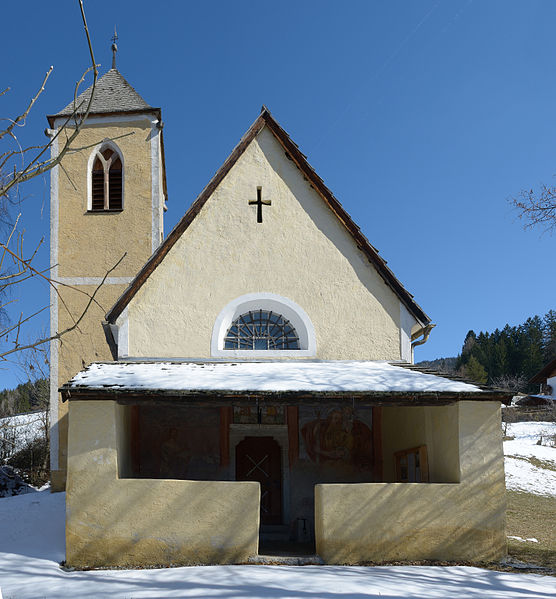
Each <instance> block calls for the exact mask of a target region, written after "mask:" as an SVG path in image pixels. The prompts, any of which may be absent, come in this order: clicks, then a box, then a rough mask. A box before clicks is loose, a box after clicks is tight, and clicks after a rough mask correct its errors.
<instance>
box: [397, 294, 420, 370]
mask: <svg viewBox="0 0 556 599" xmlns="http://www.w3.org/2000/svg"><path fill="white" fill-rule="evenodd" d="M416 322H417V321H416V320H415V318H414V317H413V316H412V315H411V314H410V312H409V310H408V309H407V308H406V307H405V306H404V305H403V303H402V302H400V357H401V359H402V360H403V361H404V362H409V363H410V364H413V351H412V348H411V329H412V327H413V326H414V325H415V323H416Z"/></svg>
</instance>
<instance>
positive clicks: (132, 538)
mask: <svg viewBox="0 0 556 599" xmlns="http://www.w3.org/2000/svg"><path fill="white" fill-rule="evenodd" d="M126 430H127V426H126V421H125V415H124V410H123V408H122V407H121V406H118V405H117V404H116V403H115V402H109V401H72V402H71V403H70V426H69V439H68V479H67V495H66V561H67V563H68V564H69V565H71V566H75V567H98V566H129V565H134V566H138V565H145V566H147V565H150V566H153V565H158V564H164V565H168V564H210V563H238V562H243V561H246V560H247V559H248V558H249V556H251V555H256V554H257V552H258V534H259V502H260V492H259V484H258V483H251V482H227V481H225V482H224V481H223V482H215V481H210V482H204V481H182V480H163V479H156V480H155V479H120V478H118V468H120V472H121V470H122V469H123V470H125V469H126V468H127V467H128V465H127V464H126V459H125V455H124V453H123V452H122V451H120V452H118V451H117V448H118V445H119V443H121V444H122V446H123V443H122V441H124V439H123V436H125V434H126V433H125V431H126ZM119 437H122V438H121V439H119ZM118 453H119V456H118Z"/></svg>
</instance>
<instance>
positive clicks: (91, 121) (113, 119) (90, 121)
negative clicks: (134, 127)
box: [54, 113, 158, 128]
mask: <svg viewBox="0 0 556 599" xmlns="http://www.w3.org/2000/svg"><path fill="white" fill-rule="evenodd" d="M138 121H148V122H149V123H156V122H158V118H157V117H156V116H154V115H152V114H144V113H137V114H106V115H102V114H99V115H95V116H88V117H87V120H86V121H85V126H87V125H96V124H98V123H134V122H135V123H136V122H138ZM66 123H67V125H66V126H67V127H69V128H71V127H72V125H73V126H74V125H75V124H74V121H73V118H70V119H69V120H68V117H67V116H65V117H58V118H56V119H55V120H54V127H55V128H59V127H62V126H63V125H64V124H66Z"/></svg>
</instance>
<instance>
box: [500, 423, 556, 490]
mask: <svg viewBox="0 0 556 599" xmlns="http://www.w3.org/2000/svg"><path fill="white" fill-rule="evenodd" d="M555 434H556V423H554V422H514V423H510V424H508V428H507V431H506V435H507V436H508V437H514V439H513V440H512V441H504V456H505V463H504V467H505V470H506V488H507V489H509V490H511V491H523V492H526V493H533V494H535V495H547V496H551V497H556V447H549V446H547V445H537V441H538V440H539V438H540V437H541V436H542V437H543V443H547V438H548V437H550V436H551V435H552V436H553V435H555ZM553 438H554V437H553Z"/></svg>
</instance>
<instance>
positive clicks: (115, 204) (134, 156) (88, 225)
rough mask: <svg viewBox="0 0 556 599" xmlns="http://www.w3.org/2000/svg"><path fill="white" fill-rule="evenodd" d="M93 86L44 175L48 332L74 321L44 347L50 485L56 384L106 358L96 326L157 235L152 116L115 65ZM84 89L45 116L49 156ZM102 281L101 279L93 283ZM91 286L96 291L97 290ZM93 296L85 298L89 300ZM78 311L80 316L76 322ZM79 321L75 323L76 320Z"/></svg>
mask: <svg viewBox="0 0 556 599" xmlns="http://www.w3.org/2000/svg"><path fill="white" fill-rule="evenodd" d="M113 41H114V43H113V45H112V52H113V60H112V68H111V69H110V70H109V71H107V72H106V73H105V74H104V75H103V76H102V77H100V78H99V79H98V81H97V83H96V86H95V91H94V96H93V101H92V104H91V109H90V112H89V116H88V118H87V120H86V122H85V124H84V126H83V128H82V129H81V132H80V133H79V135H78V136H77V138H76V139H75V141H74V142H73V145H72V148H71V149H70V151H68V152H67V153H66V154H65V156H64V157H63V159H62V161H61V163H60V164H59V165H58V166H56V167H55V168H54V169H52V171H51V180H50V266H51V271H50V274H51V276H52V279H53V280H54V281H56V283H55V285H54V286H53V287H52V288H51V298H50V331H51V335H55V334H57V333H59V332H61V331H64V330H66V329H68V328H70V327H72V326H73V325H74V324H75V323H76V322H78V326H77V327H76V328H74V329H73V330H72V331H70V332H69V333H67V334H64V335H63V336H62V337H61V339H60V340H55V341H52V342H51V345H50V466H51V473H52V474H51V475H52V489H53V491H60V490H63V489H64V486H65V479H66V458H67V431H68V422H67V405H66V404H64V403H62V402H61V398H60V395H59V393H58V388H59V387H60V385H62V384H63V383H65V382H66V381H67V380H69V379H70V378H71V377H72V376H73V375H75V374H76V373H77V372H78V371H79V370H81V369H82V368H83V366H84V365H86V364H88V363H89V362H92V361H93V360H111V359H113V357H112V355H111V352H110V348H109V345H108V342H107V339H106V337H105V334H104V329H103V326H102V323H103V321H104V317H105V314H106V312H107V311H108V310H109V309H110V308H111V306H112V305H113V304H114V303H115V301H116V300H117V299H118V297H119V296H120V295H121V294H122V293H123V291H124V290H125V289H126V287H127V286H128V284H129V283H130V282H131V280H132V279H133V277H134V276H135V275H136V274H137V273H138V272H139V270H140V269H141V267H142V266H143V264H144V263H145V262H146V261H147V259H148V258H149V257H150V255H151V254H152V253H153V252H154V251H155V250H156V248H157V247H158V246H159V245H160V243H161V241H162V237H163V212H164V209H165V200H166V177H165V168H164V150H163V135H162V126H163V124H162V118H161V111H160V109H159V108H153V107H152V106H150V105H149V104H147V102H145V100H143V98H142V97H141V96H140V95H139V94H138V93H137V92H136V91H135V90H134V89H133V87H132V86H131V85H130V84H129V83H128V82H127V81H126V80H125V79H124V77H123V76H122V74H121V73H120V72H119V71H118V69H117V68H116V51H117V47H116V44H115V42H116V39H114V40H113ZM90 97H91V88H89V89H87V90H85V91H84V92H83V93H82V94H81V95H80V96H79V97H78V98H77V100H76V102H73V101H72V102H71V103H70V104H69V105H68V106H66V107H65V108H64V109H63V110H61V111H60V112H58V113H57V114H54V115H51V116H49V117H48V122H49V125H50V129H49V130H48V133H49V135H51V136H52V137H53V143H52V155H53V156H57V155H58V152H59V151H60V149H61V147H62V144H63V139H64V138H65V134H64V132H62V134H61V135H59V136H58V137H56V134H57V133H58V132H59V131H60V129H61V128H64V127H65V128H66V129H67V130H71V128H72V115H73V114H74V112H75V111H76V108H75V107H77V112H79V109H82V110H83V111H84V110H85V108H82V107H86V106H87V104H88V102H89V99H90ZM101 283H102V285H101ZM99 285H100V287H99ZM93 295H94V300H93V301H91V297H92V296H93ZM81 317H82V318H81ZM80 318H81V320H79V319H80Z"/></svg>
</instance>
